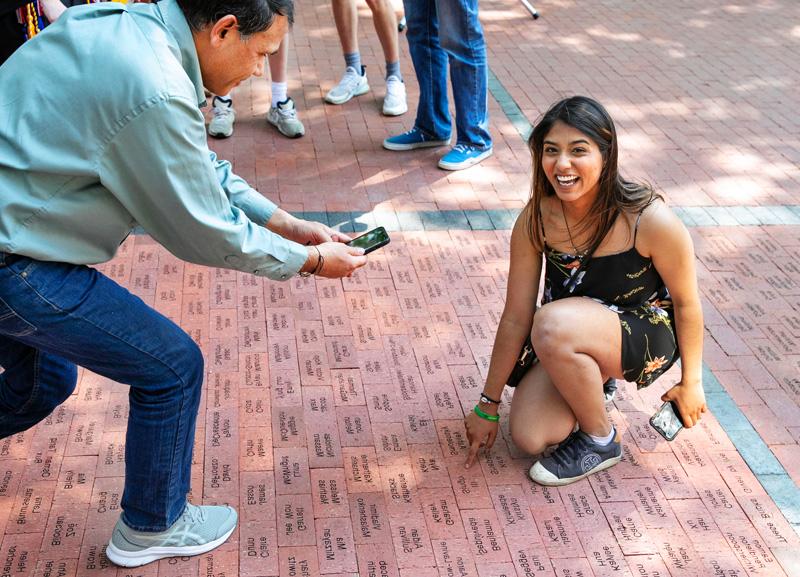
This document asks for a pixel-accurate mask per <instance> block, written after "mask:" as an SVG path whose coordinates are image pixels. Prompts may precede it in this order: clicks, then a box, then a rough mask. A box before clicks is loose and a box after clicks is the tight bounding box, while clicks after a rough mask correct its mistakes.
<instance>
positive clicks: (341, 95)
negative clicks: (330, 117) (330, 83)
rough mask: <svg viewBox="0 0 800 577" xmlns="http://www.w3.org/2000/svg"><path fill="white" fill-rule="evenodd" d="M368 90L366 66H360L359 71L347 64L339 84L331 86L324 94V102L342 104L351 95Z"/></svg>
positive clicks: (358, 94) (359, 94)
mask: <svg viewBox="0 0 800 577" xmlns="http://www.w3.org/2000/svg"><path fill="white" fill-rule="evenodd" d="M367 92H369V82H367V71H366V67H365V66H362V67H361V72H360V73H359V71H358V70H356V69H355V68H353V67H352V66H348V67H347V68H346V69H345V71H344V75H343V76H342V79H341V80H340V81H339V84H337V85H336V86H334V87H333V88H331V89H330V90H329V91H328V93H327V94H326V95H325V102H327V103H328V104H344V103H345V102H347V101H348V100H350V99H351V98H353V96H361V95H362V94H366V93H367Z"/></svg>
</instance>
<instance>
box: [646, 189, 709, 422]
mask: <svg viewBox="0 0 800 577" xmlns="http://www.w3.org/2000/svg"><path fill="white" fill-rule="evenodd" d="M639 235H640V238H641V239H642V243H641V244H640V248H641V249H642V251H641V252H642V253H643V254H647V253H649V255H650V258H652V260H653V266H655V267H656V270H657V271H658V273H659V274H660V275H661V278H662V279H663V280H664V284H665V285H666V286H667V289H668V290H669V293H670V296H671V297H672V304H673V307H674V309H675V333H676V337H677V340H678V347H679V349H680V354H681V380H680V382H679V383H678V384H677V385H675V386H674V387H673V388H672V389H670V390H669V391H667V392H666V393H665V394H664V396H663V397H662V400H665V401H667V400H671V401H675V402H676V403H677V405H678V409H679V410H680V412H681V417H682V418H683V422H684V425H685V426H686V427H692V426H694V425H695V423H696V422H697V421H698V420H700V414H701V413H703V412H705V410H706V404H705V394H704V393H703V378H702V374H703V310H702V308H701V305H700V295H699V292H698V288H697V272H696V270H695V255H694V245H693V244H692V238H691V236H689V231H688V230H686V227H685V226H684V225H683V223H682V222H681V221H680V219H679V218H678V217H677V216H676V215H675V213H673V212H672V211H671V210H670V209H669V208H668V207H667V206H666V205H665V204H663V203H662V202H656V203H655V204H653V205H652V206H651V207H650V208H648V209H647V210H646V212H645V214H644V215H642V221H641V223H640V226H639Z"/></svg>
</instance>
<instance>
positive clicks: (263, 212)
mask: <svg viewBox="0 0 800 577" xmlns="http://www.w3.org/2000/svg"><path fill="white" fill-rule="evenodd" d="M209 154H210V155H211V162H212V163H213V164H214V170H216V171H217V179H218V180H219V183H220V185H222V190H224V191H225V194H227V195H228V198H229V199H230V201H231V204H233V205H234V206H236V207H238V208H241V209H242V210H243V211H244V213H245V214H246V215H247V217H248V218H249V219H250V220H252V221H253V222H255V223H256V224H261V225H264V224H266V223H267V221H268V220H269V219H270V218H271V217H272V214H273V213H274V212H275V209H276V208H278V205H276V204H275V203H274V202H272V201H271V200H269V199H268V198H266V197H265V196H263V195H262V194H260V193H259V192H258V191H257V190H254V189H253V188H252V187H251V186H250V185H249V184H247V182H246V181H245V180H244V179H243V178H242V177H241V176H238V175H236V174H234V173H233V170H232V168H231V163H230V162H228V161H227V160H219V159H218V158H217V155H216V153H214V152H213V151H209Z"/></svg>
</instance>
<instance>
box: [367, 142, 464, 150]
mask: <svg viewBox="0 0 800 577" xmlns="http://www.w3.org/2000/svg"><path fill="white" fill-rule="evenodd" d="M448 144H450V140H427V141H425V142H415V143H414V144H397V143H394V142H389V141H388V140H384V141H383V147H384V148H385V149H386V150H416V149H417V148H435V147H437V146H447V145H448Z"/></svg>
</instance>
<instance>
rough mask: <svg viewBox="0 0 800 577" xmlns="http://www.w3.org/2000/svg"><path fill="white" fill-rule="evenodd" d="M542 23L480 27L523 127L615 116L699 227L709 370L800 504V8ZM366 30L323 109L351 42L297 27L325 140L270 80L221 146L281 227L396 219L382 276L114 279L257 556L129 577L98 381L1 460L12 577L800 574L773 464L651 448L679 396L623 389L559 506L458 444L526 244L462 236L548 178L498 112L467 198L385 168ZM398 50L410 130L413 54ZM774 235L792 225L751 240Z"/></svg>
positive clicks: (728, 452)
mask: <svg viewBox="0 0 800 577" xmlns="http://www.w3.org/2000/svg"><path fill="white" fill-rule="evenodd" d="M362 8H364V7H362ZM537 8H539V10H540V12H541V13H542V18H541V19H540V20H538V21H537V22H535V23H534V22H533V21H532V20H531V19H530V17H529V16H528V14H527V12H525V11H524V9H523V8H522V6H521V4H518V3H516V2H513V1H511V0H502V1H500V0H493V1H490V2H485V3H483V4H482V16H483V22H484V24H485V27H486V31H487V40H488V43H489V51H490V66H491V67H492V70H493V72H494V74H495V75H496V78H497V80H498V81H499V82H500V83H502V85H503V87H505V89H506V90H507V92H508V94H509V95H510V96H511V97H512V98H513V100H514V102H515V103H517V105H518V106H519V109H520V110H521V111H522V113H524V115H525V117H526V118H527V121H528V122H530V121H533V120H534V119H535V118H536V116H538V114H539V113H540V112H541V111H542V110H543V109H544V108H545V107H546V106H547V105H548V104H549V103H551V102H552V101H554V100H555V99H557V98H558V97H560V96H563V95H566V94H568V93H580V92H584V93H589V94H592V95H594V96H596V97H598V98H599V99H600V100H601V101H603V102H605V103H607V104H608V106H609V108H610V109H611V112H612V115H614V116H615V119H616V120H617V121H618V124H619V128H620V132H621V135H622V140H623V145H622V152H623V168H625V169H626V172H627V173H629V174H632V175H636V176H641V177H646V178H648V179H649V180H651V181H652V182H654V183H655V184H656V185H657V186H658V187H659V188H660V189H661V190H663V191H664V192H665V193H666V195H667V197H668V199H669V201H670V202H671V204H673V205H676V206H678V207H679V208H680V210H682V211H683V212H682V216H684V218H686V219H687V221H690V224H692V225H693V226H692V228H691V231H692V234H693V237H694V239H695V243H696V248H697V254H698V263H697V264H698V274H699V276H700V286H701V291H702V296H703V305H704V310H705V324H706V328H707V334H706V341H705V344H706V350H705V355H704V361H705V363H706V365H707V367H708V368H709V369H710V370H711V371H712V373H713V376H714V378H715V379H716V380H718V382H719V383H720V384H721V386H722V388H723V389H724V392H725V394H726V395H728V396H729V397H730V398H731V399H732V400H733V402H735V405H736V406H737V407H738V409H740V410H741V412H742V413H743V414H744V415H745V416H746V418H747V420H749V422H750V423H751V424H752V426H753V428H754V429H755V431H756V432H757V434H758V436H760V439H761V440H763V442H764V443H765V444H766V446H767V447H768V448H769V450H770V451H771V455H774V457H775V458H776V459H777V461H776V462H777V463H779V465H780V467H778V469H779V471H780V472H782V471H783V470H785V472H786V473H787V474H788V475H789V477H790V478H791V479H792V480H793V482H794V483H795V485H794V489H795V491H796V490H797V484H798V483H800V445H798V443H799V442H800V380H799V379H798V375H800V268H798V265H797V264H796V263H798V262H800V227H798V226H797V223H796V222H795V221H793V220H792V214H796V213H794V212H792V210H793V209H792V208H787V207H794V206H796V205H798V204H800V194H798V184H800V169H798V161H799V160H800V139H799V138H798V136H797V135H798V134H800V126H798V124H799V122H798V120H797V116H796V114H795V111H796V109H797V105H798V104H800V101H798V99H797V97H796V94H795V93H796V90H795V89H796V86H797V81H798V79H799V78H800V70H799V68H800V67H799V66H798V64H797V63H798V62H800V50H798V48H799V47H800V28H798V27H797V24H796V23H797V22H798V21H800V19H798V16H800V8H799V7H798V5H796V4H795V3H791V2H779V1H772V2H751V3H746V4H745V3H739V4H737V3H730V2H725V3H723V2H708V3H703V4H702V6H700V5H696V4H691V3H689V4H678V5H676V4H675V3H667V4H660V3H656V2H652V1H646V2H639V3H617V2H612V1H611V0H606V1H601V2H596V3H578V2H572V1H569V0H558V1H556V0H552V1H547V2H542V3H540V4H538V5H537ZM364 9H365V8H364ZM362 14H365V13H364V12H362ZM361 27H362V33H361V42H362V53H363V55H364V60H365V62H366V63H367V65H368V72H369V74H370V77H371V79H372V81H371V84H372V86H373V92H371V93H370V94H369V95H365V96H362V97H359V98H358V99H355V100H354V101H352V102H350V103H348V104H346V105H344V106H341V107H332V106H327V105H324V104H323V103H322V100H321V97H322V94H324V92H325V91H326V90H327V89H328V88H330V86H331V85H332V84H333V83H334V82H336V81H337V80H338V75H339V73H340V68H341V60H342V59H341V56H340V50H339V46H338V40H337V39H336V35H335V30H334V29H333V25H332V19H331V16H330V8H329V6H327V5H326V4H324V3H321V2H314V3H308V4H302V5H299V6H298V17H297V24H296V26H295V31H294V36H293V46H294V48H295V49H294V51H293V53H292V56H291V77H292V81H291V82H290V94H292V93H294V96H295V99H296V100H297V101H298V106H299V108H300V112H301V118H302V119H303V120H304V121H305V122H306V127H307V136H306V137H304V138H302V139H300V140H296V141H289V140H286V139H283V138H282V137H280V136H275V133H274V132H273V131H272V130H270V129H268V128H267V127H266V126H265V121H264V119H263V113H264V112H265V111H266V106H267V105H268V101H269V96H268V93H267V85H266V83H265V82H264V81H263V79H255V80H253V81H251V82H250V83H249V84H248V85H247V86H244V87H242V89H240V90H239V91H238V92H237V93H235V96H234V98H235V101H236V102H235V104H236V107H237V109H238V110H239V120H237V125H236V133H235V136H234V137H233V138H231V139H229V140H227V141H222V142H213V143H212V146H213V147H214V149H215V150H217V151H218V152H219V153H220V155H221V156H222V157H223V158H229V159H231V160H233V162H234V165H235V169H236V170H237V172H238V173H240V174H242V175H243V176H244V177H245V178H247V179H249V180H250V181H251V182H252V183H253V184H254V185H257V186H258V187H259V189H260V190H262V191H264V192H265V193H267V194H268V195H270V196H271V197H272V198H274V199H275V200H278V201H280V202H281V204H282V206H284V207H285V208H287V209H290V210H294V211H299V212H306V213H318V214H325V211H341V212H353V211H357V212H361V211H373V212H372V213H370V214H367V215H364V216H363V222H364V223H368V222H370V219H375V218H379V217H380V215H381V214H383V215H384V218H388V217H389V216H392V217H393V218H394V219H395V220H394V221H393V222H396V223H397V225H398V226H397V227H395V228H397V229H402V231H401V232H394V233H393V234H392V243H391V244H390V245H389V246H387V247H386V248H384V249H382V250H381V251H379V252H378V253H375V254H374V255H372V256H370V258H369V264H368V266H367V267H365V268H364V269H362V270H361V271H359V272H358V273H357V274H355V275H354V276H353V277H352V278H349V279H344V280H335V281H332V280H325V279H313V278H312V279H299V278H295V279H292V280H291V281H290V282H286V283H278V282H272V281H268V280H262V279H259V278H256V277H253V276H250V275H246V274H240V273H235V272H232V271H227V270H222V269H209V268H203V267H199V266H195V265H192V264H187V263H184V262H181V261H179V260H178V259H176V258H175V257H173V256H171V255H170V254H169V253H168V252H166V251H165V250H164V249H163V248H162V247H160V246H159V245H157V244H156V243H155V242H154V241H153V240H152V239H151V238H149V237H147V236H143V235H141V236H131V237H130V238H129V239H128V240H127V241H126V242H125V243H124V244H123V245H122V247H121V249H120V252H119V254H118V256H117V257H116V258H115V259H114V260H113V261H112V262H110V263H106V264H105V265H102V266H101V267H100V268H101V269H102V270H103V271H104V272H105V273H106V274H107V275H108V276H110V277H111V278H113V279H114V280H116V281H117V282H119V283H120V284H122V285H123V286H126V287H127V288H129V290H131V291H132V292H134V293H135V294H137V295H138V296H140V297H141V298H142V299H144V300H145V301H146V302H148V303H149V304H151V305H152V306H154V307H155V308H156V309H157V310H159V311H161V312H162V313H163V314H165V315H166V316H168V317H169V318H171V319H173V320H174V321H175V322H177V323H179V324H180V325H181V326H182V327H183V328H185V329H186V330H187V331H188V332H189V333H190V334H191V335H192V337H193V338H194V339H195V340H196V341H197V342H198V343H199V344H200V345H201V347H202V349H203V351H204V353H205V358H206V367H207V379H206V384H205V389H204V397H203V400H202V403H201V413H200V418H199V419H198V430H197V436H196V443H195V453H194V466H193V474H192V487H193V489H192V490H193V494H192V496H191V498H192V500H193V501H194V502H204V503H221V502H226V503H231V504H233V505H235V506H237V509H238V511H239V513H240V525H239V528H238V529H237V531H236V532H235V533H234V535H233V537H232V538H231V540H230V541H229V542H228V543H226V544H225V545H224V546H222V547H220V548H219V549H217V550H215V551H213V552H212V553H210V554H207V555H203V556H199V557H193V558H188V559H171V560H162V561H160V562H158V563H154V564H151V565H149V566H146V567H143V568H140V569H137V570H124V569H118V568H116V567H114V566H113V565H110V564H109V562H108V560H107V559H106V558H105V555H104V553H103V550H104V547H105V544H106V542H107V540H108V537H109V535H110V530H111V527H112V526H113V524H114V523H115V522H116V519H117V517H118V514H119V501H120V497H121V489H122V480H123V473H124V463H123V456H124V448H125V446H124V441H125V437H124V431H125V423H126V418H127V389H126V387H124V386H121V385H119V384H116V383H113V382H111V381H109V380H106V379H104V378H101V377H98V376H97V375H94V374H91V373H89V372H86V371H83V372H81V375H80V382H79V386H78V388H77V391H76V394H75V395H73V397H72V398H71V399H70V400H69V401H68V402H67V403H66V404H64V405H63V406H62V407H60V408H59V409H58V410H57V411H56V412H55V413H54V414H53V415H52V416H51V417H49V418H48V419H47V420H46V421H45V422H43V423H42V424H40V425H38V426H37V427H35V428H34V429H32V430H30V431H28V432H25V433H23V434H20V435H16V436H14V437H12V438H9V439H4V440H2V442H0V536H2V543H1V544H0V575H3V576H5V575H9V576H14V577H33V576H35V577H50V576H56V575H59V576H64V577H74V576H78V577H93V576H107V575H114V576H120V577H122V576H143V577H145V576H146V577H172V576H174V577H189V576H192V577H193V576H198V577H199V576H214V577H223V576H225V577H231V576H233V575H241V576H246V577H271V576H281V577H289V576H302V575H305V576H317V575H325V576H330V577H341V576H352V575H360V576H362V577H368V576H370V577H371V576H376V577H378V576H386V577H444V576H449V575H462V576H479V577H499V576H501V575H505V576H508V577H511V576H517V577H532V576H535V577H542V576H547V577H578V576H583V577H590V576H594V577H606V576H627V577H640V576H645V577H647V576H649V577H656V576H659V577H664V576H671V577H683V576H696V577H705V576H720V577H744V576H745V575H747V576H751V577H752V576H765V577H783V576H784V575H785V576H788V577H796V576H798V575H800V553H798V552H799V551H800V536H799V535H798V527H800V519H798V517H797V513H796V511H797V509H794V513H792V512H791V511H789V510H788V509H784V511H783V512H782V511H781V510H780V509H779V507H778V506H777V505H776V504H775V502H774V501H773V499H772V498H771V497H770V493H768V491H767V489H768V488H769V487H768V481H769V477H770V474H773V473H775V472H776V471H775V466H774V465H770V464H769V463H766V462H759V461H758V458H759V456H758V455H756V457H755V460H754V459H753V458H750V455H746V456H747V457H748V459H749V460H748V462H745V460H744V458H743V453H742V452H741V451H738V450H737V448H736V446H735V445H734V444H733V442H732V440H731V439H732V438H734V437H735V436H737V435H740V434H742V431H743V430H744V429H743V428H740V429H737V430H732V431H731V432H730V437H729V435H728V434H727V433H726V430H725V429H723V427H722V426H721V425H720V422H721V421H722V420H723V417H724V415H721V414H720V415H718V416H719V419H720V420H719V421H718V420H717V418H715V416H714V415H711V414H708V415H706V417H705V418H704V420H703V421H702V423H701V425H700V426H698V427H696V428H695V429H692V430H690V431H685V432H683V433H681V434H680V436H679V437H678V438H677V439H676V441H674V442H673V443H666V442H664V441H662V440H661V439H660V437H657V436H656V434H655V433H654V432H653V431H652V429H650V428H649V426H648V424H647V418H648V416H649V415H650V414H651V413H652V412H653V410H654V409H655V407H656V406H657V405H658V404H659V400H658V398H659V396H660V394H661V392H662V391H663V390H665V389H666V388H667V387H668V386H670V385H671V383H673V382H674V381H675V380H676V379H677V378H678V375H679V373H678V372H677V371H676V370H675V369H673V370H672V371H670V372H669V373H668V374H667V375H666V376H665V377H664V378H663V379H662V380H660V381H659V382H658V383H657V384H656V385H655V386H653V387H651V388H650V389H646V390H643V391H639V392H637V391H636V390H635V389H634V388H633V387H632V386H629V385H626V386H624V387H623V388H622V389H621V390H620V391H619V393H618V395H617V397H616V400H615V402H614V403H613V405H610V407H609V412H610V416H611V418H612V420H613V422H614V423H615V425H616V426H617V427H618V428H619V430H620V431H621V432H622V433H623V438H624V450H625V454H624V460H623V462H622V463H621V464H620V465H618V466H617V467H614V468H612V469H610V470H608V471H605V472H603V473H601V474H598V475H594V476H592V477H591V478H590V479H588V480H584V481H582V482H580V483H577V484H575V485H572V486H568V487H565V488H560V489H546V488H542V487H539V486H536V485H534V484H532V483H531V482H530V481H528V480H527V478H526V475H525V473H526V471H527V468H528V467H529V466H530V464H531V460H530V458H527V457H525V456H524V455H521V454H520V453H519V452H518V450H517V449H516V448H515V447H514V446H513V444H511V442H510V437H509V435H508V430H507V428H503V430H502V433H503V435H502V438H500V439H498V443H497V446H496V447H495V449H494V450H493V451H492V453H491V455H490V456H489V457H482V458H481V460H480V466H476V467H473V468H472V469H470V470H464V469H463V467H462V463H463V460H464V457H465V455H466V442H465V437H464V431H463V426H462V419H463V415H464V414H465V412H466V411H469V410H471V408H472V406H473V405H474V403H475V399H476V397H477V395H478V392H479V391H480V389H481V386H482V379H483V378H484V377H485V374H486V370H487V367H488V361H489V357H490V353H491V346H492V342H493V336H494V332H495V329H496V326H497V322H498V320H499V315H500V313H501V311H502V307H503V299H504V298H505V280H506V268H507V261H508V245H509V231H508V230H507V229H504V230H461V229H464V228H469V227H468V226H462V225H463V223H461V224H458V223H457V222H456V221H458V218H456V217H455V216H454V215H457V214H458V211H463V210H466V211H480V210H487V211H502V210H505V209H512V210H514V209H518V208H519V207H521V206H522V203H523V201H524V198H525V196H526V191H527V187H528V180H529V162H530V161H529V157H528V153H527V150H526V148H525V144H524V142H523V140H522V138H521V137H520V134H519V131H518V125H519V123H517V125H515V124H514V123H512V121H511V120H510V119H509V117H507V116H505V115H504V112H503V108H502V104H503V103H502V102H499V101H498V100H496V99H495V98H490V106H491V112H492V115H493V117H492V130H493V134H494V135H495V137H496V144H495V146H496V154H495V156H494V157H493V158H491V159H490V160H489V161H487V162H485V163H483V164H482V165H480V166H478V167H475V168H473V169H470V170H469V171H466V172H462V173H445V172H442V171H439V170H437V169H436V168H435V160H436V159H437V158H438V154H440V151H421V152H415V153H411V154H400V155H398V154H397V153H388V152H386V151H383V150H382V149H381V148H380V142H381V140H382V139H383V138H385V137H386V136H387V135H388V134H392V133H394V132H397V131H399V130H404V129H407V128H409V127H410V125H411V123H412V118H413V113H409V114H408V115H406V116H403V117H400V118H395V119H385V118H383V117H381V116H380V112H379V111H380V108H379V106H380V101H381V96H382V86H381V84H382V83H381V82H380V81H379V76H380V73H379V72H378V71H379V70H381V69H382V65H379V61H380V59H381V58H382V56H381V52H380V48H379V45H378V42H377V38H375V35H374V32H373V30H372V29H371V23H370V22H369V19H368V18H362V21H361ZM401 47H402V49H403V67H404V72H405V74H406V81H407V85H408V88H409V93H410V105H411V109H412V110H413V109H414V106H415V103H416V94H417V92H416V86H415V80H414V77H413V71H412V69H411V65H410V60H409V58H408V54H407V49H406V44H405V40H403V39H402V38H401ZM320 86H321V88H320ZM501 100H502V99H501ZM745 206H746V207H747V208H745ZM701 207H709V209H708V210H705V209H704V208H701ZM698 209H699V210H698ZM712 209H713V210H712ZM784 209H785V210H784ZM419 211H453V212H449V213H448V212H429V213H428V214H427V216H424V217H422V218H421V217H420V216H419V214H420V212H419ZM722 211H724V212H722ZM462 214H463V213H462ZM493 214H496V213H493ZM709 215H711V216H710V217H709ZM721 215H722V216H721ZM706 217H709V218H710V220H708V219H707V218H706ZM723 217H724V218H723ZM781 218H783V220H780V219H781ZM415 219H416V220H415ZM762 222H783V223H784V224H783V225H775V226H751V225H757V224H759V223H762ZM333 224H336V223H333ZM469 224H471V222H468V223H467V225H469ZM448 228H449V229H451V230H447V229H448ZM474 228H481V227H474ZM483 228H494V227H493V226H487V227H483ZM498 228H499V227H498ZM505 228H507V227H505ZM410 229H420V230H410ZM510 394H511V393H510V391H506V393H505V397H506V398H505V400H506V401H508V400H510ZM503 407H504V410H507V407H508V403H507V402H506V403H504V405H503ZM503 423H505V424H507V419H504V420H503ZM734 433H736V435H734ZM737 438H738V437H737ZM781 467H782V468H781ZM796 506H797V504H796V503H795V507H796ZM787 517H788V520H787Z"/></svg>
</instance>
